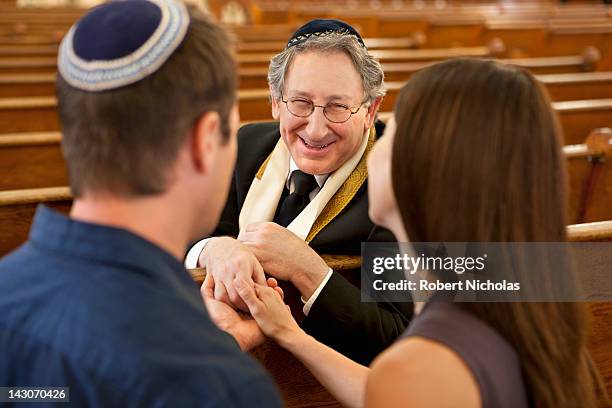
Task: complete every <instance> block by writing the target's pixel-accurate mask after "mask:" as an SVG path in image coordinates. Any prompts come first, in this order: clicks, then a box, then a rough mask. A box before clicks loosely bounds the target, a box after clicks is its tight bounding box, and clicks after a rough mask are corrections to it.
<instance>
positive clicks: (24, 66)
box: [0, 57, 57, 74]
mask: <svg viewBox="0 0 612 408" xmlns="http://www.w3.org/2000/svg"><path fill="white" fill-rule="evenodd" d="M56 71H57V57H45V58H28V57H23V58H10V59H9V58H6V59H0V74H27V73H33V74H49V73H55V72H56Z"/></svg>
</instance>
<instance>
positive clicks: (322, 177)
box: [285, 156, 329, 189]
mask: <svg viewBox="0 0 612 408" xmlns="http://www.w3.org/2000/svg"><path fill="white" fill-rule="evenodd" d="M299 169H300V168H299V167H298V165H297V164H296V163H295V160H293V157H291V156H289V174H287V181H286V182H285V185H286V186H287V188H288V189H289V188H290V186H291V185H290V184H289V182H290V181H291V175H292V174H293V172H294V171H296V170H299ZM314 177H315V180H316V181H317V184H318V186H319V188H323V184H325V180H327V178H328V177H329V173H328V174H315V176H314Z"/></svg>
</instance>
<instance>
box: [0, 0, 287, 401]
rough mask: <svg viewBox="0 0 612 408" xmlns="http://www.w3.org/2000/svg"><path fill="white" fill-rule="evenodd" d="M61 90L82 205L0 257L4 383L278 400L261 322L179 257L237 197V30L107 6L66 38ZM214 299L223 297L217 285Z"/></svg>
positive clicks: (72, 392) (182, 397) (163, 7)
mask: <svg viewBox="0 0 612 408" xmlns="http://www.w3.org/2000/svg"><path fill="white" fill-rule="evenodd" d="M58 68H59V75H58V78H57V90H58V101H59V112H60V118H61V122H62V132H63V142H62V143H63V151H64V155H65V157H66V161H67V163H68V169H69V175H70V184H71V188H72V192H73V195H74V205H73V207H72V210H71V213H70V217H69V218H68V217H65V216H63V215H61V214H58V213H55V212H53V211H51V210H50V209H48V208H45V207H41V208H39V209H38V211H37V214H36V216H35V219H34V223H33V226H32V231H31V233H30V239H29V241H28V242H27V243H26V244H24V245H23V246H22V247H21V248H19V249H18V250H17V251H15V252H14V253H12V254H10V255H8V256H7V257H6V258H5V259H3V260H2V261H1V262H0V292H2V296H1V297H0V386H10V387H26V386H27V387H68V388H69V400H70V402H71V403H73V404H74V405H77V406H85V405H87V406H134V405H139V406H141V405H142V406H211V407H212V406H219V407H226V406H253V405H256V406H279V405H280V399H279V396H278V393H277V390H276V387H275V386H274V384H273V383H272V381H271V380H270V379H269V377H268V376H267V375H266V374H265V373H264V371H263V370H262V369H261V368H260V367H259V366H258V365H257V363H256V362H255V361H254V360H252V359H251V358H250V357H248V356H246V355H245V354H243V353H242V352H241V348H242V349H249V348H251V347H253V346H255V345H257V344H258V343H259V342H261V341H263V336H262V335H261V332H259V331H258V329H257V327H256V325H255V324H254V322H253V321H251V320H248V319H243V318H242V317H241V316H238V315H237V314H236V313H235V312H234V311H233V310H232V309H230V308H229V307H227V306H226V305H224V304H221V303H219V302H215V301H214V300H212V299H206V300H207V302H208V305H209V307H213V308H215V310H216V312H215V313H216V314H221V315H223V319H222V321H223V324H224V326H223V329H225V330H226V331H227V332H229V333H230V334H232V335H233V336H234V338H232V337H231V336H229V335H228V334H226V333H224V332H223V331H221V330H219V328H217V327H216V326H215V324H214V323H213V322H212V321H211V319H210V317H209V315H208V313H207V310H206V308H205V307H204V304H203V301H202V297H201V295H200V292H199V290H198V287H197V286H196V285H195V284H194V283H193V281H192V280H191V278H190V276H189V274H188V273H187V272H186V271H185V269H184V267H183V265H182V263H181V259H182V256H183V254H184V251H185V248H186V246H187V243H188V242H189V241H190V240H192V239H194V238H196V237H198V236H201V235H202V234H206V233H209V232H210V231H212V230H213V229H214V228H215V226H216V225H217V223H218V220H219V216H220V213H221V210H222V207H223V204H224V202H225V200H226V197H227V194H228V190H229V182H230V178H231V174H232V169H233V165H234V162H235V158H236V140H235V139H236V131H237V127H238V123H239V118H238V113H237V108H236V101H235V97H236V96H235V93H236V92H235V86H236V74H235V62H234V59H233V58H232V55H231V52H230V41H229V40H228V37H227V36H226V34H225V33H224V32H223V31H222V30H221V29H220V28H219V27H217V26H216V25H215V24H213V23H212V22H210V21H209V20H208V19H207V18H205V17H203V16H200V15H196V14H195V12H190V11H188V10H187V9H186V8H185V6H184V5H183V4H182V3H180V2H178V1H173V0H151V1H148V0H129V1H116V2H110V3H106V4H104V5H102V6H99V7H97V8H95V9H93V10H92V11H91V12H89V13H88V14H87V15H85V16H84V17H83V18H82V19H81V20H80V21H79V22H77V24H76V25H75V26H74V27H72V29H71V30H70V31H69V33H68V34H67V35H66V37H65V39H64V40H63V42H62V44H61V47H60V52H59V61H58ZM211 296H212V295H211Z"/></svg>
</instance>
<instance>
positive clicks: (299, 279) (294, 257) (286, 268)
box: [238, 222, 329, 299]
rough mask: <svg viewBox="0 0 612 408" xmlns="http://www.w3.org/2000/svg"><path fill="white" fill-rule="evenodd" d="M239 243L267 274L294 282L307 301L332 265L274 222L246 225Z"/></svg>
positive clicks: (239, 237)
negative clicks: (247, 249) (249, 251)
mask: <svg viewBox="0 0 612 408" xmlns="http://www.w3.org/2000/svg"><path fill="white" fill-rule="evenodd" d="M238 240H239V241H241V242H242V243H244V245H245V246H246V247H248V248H249V249H250V250H251V251H253V253H254V254H255V256H256V257H257V259H258V260H259V262H260V263H261V266H263V269H264V270H265V271H266V273H267V274H269V275H272V276H274V277H276V278H278V279H282V280H288V281H291V283H293V284H294V285H295V287H297V288H298V290H299V291H300V293H301V294H302V297H303V298H304V299H309V298H310V297H311V296H312V294H313V293H314V291H315V290H316V289H317V287H318V286H319V285H320V284H321V282H322V281H323V279H324V278H325V276H326V275H327V272H329V266H327V264H326V263H325V261H324V260H323V259H322V258H321V257H320V256H319V255H318V254H317V253H316V252H315V251H314V250H313V249H312V248H311V247H310V246H309V245H308V244H307V243H306V242H304V241H303V240H301V239H300V238H299V237H298V236H297V235H295V234H294V233H292V232H291V231H289V230H288V229H286V228H284V227H281V226H280V225H278V224H275V223H273V222H261V223H254V224H249V225H247V226H246V228H245V229H244V230H243V231H241V232H240V235H239V236H238ZM247 283H248V284H249V285H250V284H251V283H250V282H249V281H248V280H247ZM257 283H259V282H257Z"/></svg>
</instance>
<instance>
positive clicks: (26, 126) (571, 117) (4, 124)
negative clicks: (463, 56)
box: [0, 84, 612, 144]
mask: <svg viewBox="0 0 612 408" xmlns="http://www.w3.org/2000/svg"><path fill="white" fill-rule="evenodd" d="M392 85H393V86H395V89H398V88H399V87H400V84H392ZM393 95H394V93H393V92H390V93H389V96H388V97H387V98H385V100H384V101H383V107H382V109H383V110H391V108H392V107H393V102H394V99H393ZM238 100H239V107H240V115H241V118H242V120H244V121H257V120H270V119H271V111H270V102H269V91H268V90H267V89H241V90H239V92H238ZM554 107H555V109H556V110H557V112H558V113H559V115H560V118H561V123H562V125H563V130H564V133H565V144H577V143H581V142H582V141H583V140H584V135H587V134H588V133H589V132H590V130H591V129H593V128H595V127H612V98H610V99H592V100H579V101H565V102H555V103H554ZM52 130H59V123H58V119H57V115H56V100H55V98H53V97H23V98H0V132H2V133H16V132H45V131H52Z"/></svg>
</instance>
